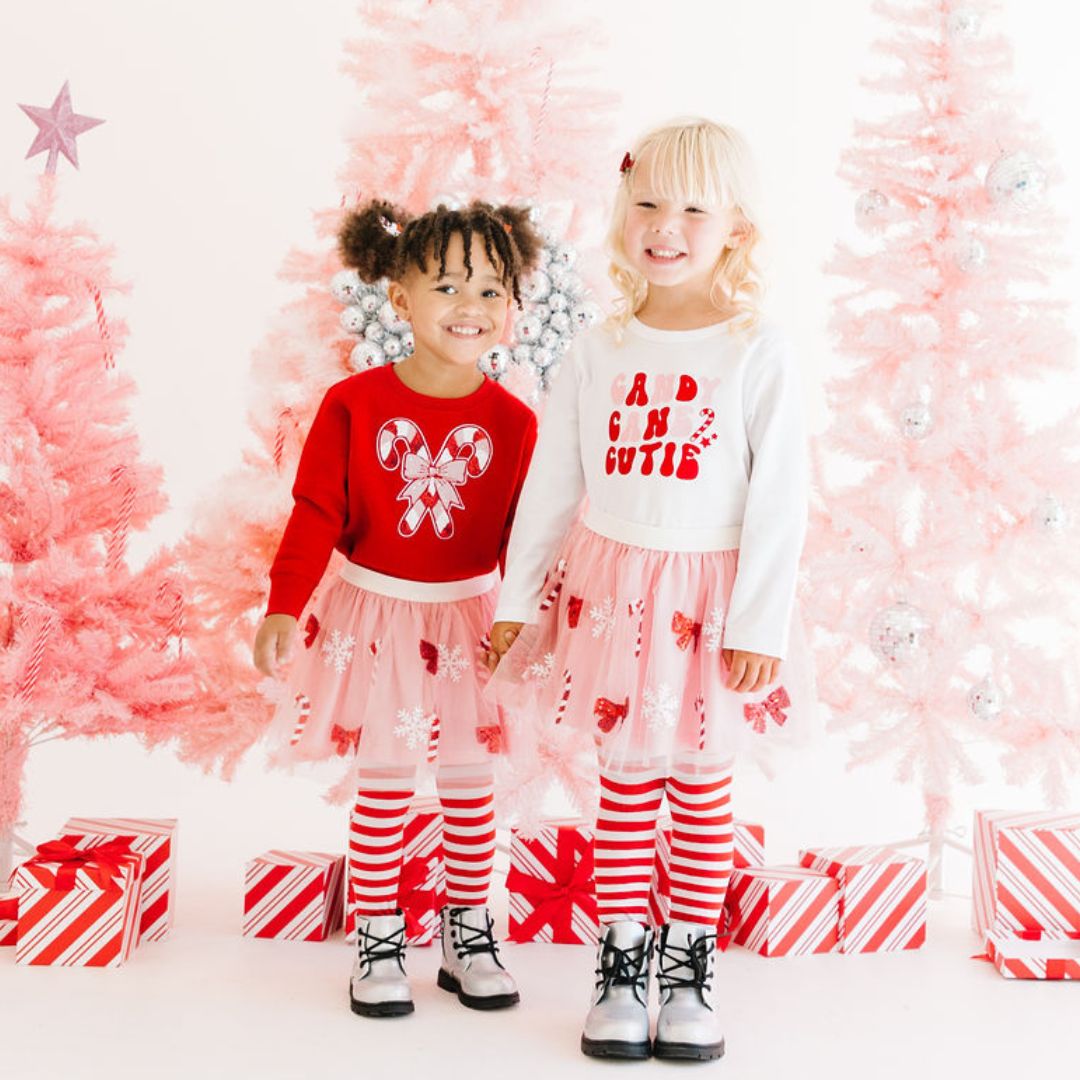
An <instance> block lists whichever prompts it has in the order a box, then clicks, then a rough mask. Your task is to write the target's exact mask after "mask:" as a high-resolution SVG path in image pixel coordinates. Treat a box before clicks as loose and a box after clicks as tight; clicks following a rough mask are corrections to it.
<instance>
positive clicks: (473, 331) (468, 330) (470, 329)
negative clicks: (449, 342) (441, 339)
mask: <svg viewBox="0 0 1080 1080" xmlns="http://www.w3.org/2000/svg"><path fill="white" fill-rule="evenodd" d="M450 333H452V334H469V335H471V336H473V337H475V336H476V335H477V334H479V333H480V328H479V327H478V326H451V327H450Z"/></svg>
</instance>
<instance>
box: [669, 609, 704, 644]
mask: <svg viewBox="0 0 1080 1080" xmlns="http://www.w3.org/2000/svg"><path fill="white" fill-rule="evenodd" d="M671 629H672V632H673V633H674V634H675V644H676V645H678V646H679V648H680V649H682V650H683V651H684V652H685V651H686V649H687V648H689V646H690V642H691V641H693V643H694V652H697V647H698V642H699V641H700V640H701V623H699V622H694V620H693V619H691V618H689V617H688V616H686V615H684V614H683V613H682V612H681V611H676V612H675V614H674V615H673V616H672V617H671Z"/></svg>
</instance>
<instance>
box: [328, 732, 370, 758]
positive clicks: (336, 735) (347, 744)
mask: <svg viewBox="0 0 1080 1080" xmlns="http://www.w3.org/2000/svg"><path fill="white" fill-rule="evenodd" d="M361 730H362V729H361V728H351V729H350V728H344V727H342V726H341V725H340V724H335V725H334V726H333V727H332V728H331V729H330V741H331V742H332V743H333V744H334V750H335V751H336V752H337V755H338V757H344V756H345V755H346V754H347V753H348V752H349V751H350V750H355V749H356V748H357V746H358V745H359V744H360V732H361Z"/></svg>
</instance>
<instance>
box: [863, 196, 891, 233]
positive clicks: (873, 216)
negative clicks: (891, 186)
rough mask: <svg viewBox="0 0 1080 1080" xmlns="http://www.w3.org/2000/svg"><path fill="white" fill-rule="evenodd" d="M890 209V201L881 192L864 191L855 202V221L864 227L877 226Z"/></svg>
mask: <svg viewBox="0 0 1080 1080" xmlns="http://www.w3.org/2000/svg"><path fill="white" fill-rule="evenodd" d="M888 208H889V200H888V199H887V198H886V197H885V196H884V195H883V194H882V193H881V192H880V191H877V190H872V191H864V192H863V193H862V194H861V195H860V196H859V197H858V198H857V199H856V200H855V220H856V221H857V222H858V223H859V224H860V225H864V226H869V225H874V224H877V223H879V222H880V221H882V219H883V218H884V217H885V211H886V210H888Z"/></svg>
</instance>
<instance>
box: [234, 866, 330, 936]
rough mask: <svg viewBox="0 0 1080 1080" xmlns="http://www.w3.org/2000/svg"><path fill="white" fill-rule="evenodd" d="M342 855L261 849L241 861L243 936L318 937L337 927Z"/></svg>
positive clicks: (328, 934)
mask: <svg viewBox="0 0 1080 1080" xmlns="http://www.w3.org/2000/svg"><path fill="white" fill-rule="evenodd" d="M344 879H345V858H344V856H342V855H326V854H323V853H322V852H318V851H267V852H265V853H264V854H262V855H259V856H258V857H257V858H254V859H252V860H251V862H249V863H248V864H247V873H246V875H245V878H244V936H245V937H258V938H280V939H282V940H285V941H324V940H325V939H326V938H327V937H329V936H330V935H331V934H332V933H333V932H334V931H335V930H337V929H338V928H339V927H340V926H341V913H342V899H341V896H342V891H343V887H344Z"/></svg>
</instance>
